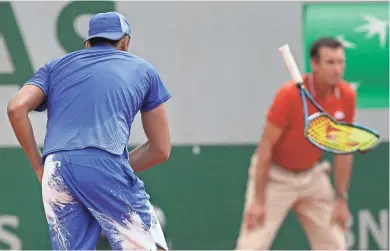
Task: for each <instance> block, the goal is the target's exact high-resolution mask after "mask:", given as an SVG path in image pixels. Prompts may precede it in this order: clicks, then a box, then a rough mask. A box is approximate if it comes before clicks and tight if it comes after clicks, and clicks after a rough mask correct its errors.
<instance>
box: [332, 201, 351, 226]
mask: <svg viewBox="0 0 390 251" xmlns="http://www.w3.org/2000/svg"><path fill="white" fill-rule="evenodd" d="M349 218H350V212H349V208H348V204H347V202H346V201H345V200H342V199H337V200H336V205H335V207H334V210H333V215H332V224H339V225H340V227H341V228H342V229H343V230H344V231H347V229H348V221H349Z"/></svg>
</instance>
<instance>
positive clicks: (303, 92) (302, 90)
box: [296, 82, 380, 155]
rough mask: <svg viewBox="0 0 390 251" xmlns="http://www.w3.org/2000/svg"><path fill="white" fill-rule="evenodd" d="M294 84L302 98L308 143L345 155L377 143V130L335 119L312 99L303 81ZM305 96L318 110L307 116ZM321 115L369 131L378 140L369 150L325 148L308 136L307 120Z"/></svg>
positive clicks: (340, 123) (336, 122) (341, 123)
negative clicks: (366, 148) (346, 150)
mask: <svg viewBox="0 0 390 251" xmlns="http://www.w3.org/2000/svg"><path fill="white" fill-rule="evenodd" d="M296 86H297V88H298V89H299V92H300V95H301V99H302V104H303V116H304V121H305V127H304V136H305V138H306V139H308V140H309V141H310V143H312V144H313V145H315V146H316V147H318V148H320V149H321V150H323V151H325V152H329V153H334V154H338V155H346V154H351V153H355V152H361V153H365V152H367V151H370V150H372V149H373V148H374V147H376V146H377V145H378V143H379V138H380V136H379V134H378V133H377V132H375V131H374V130H372V129H370V128H367V127H365V126H362V125H359V124H355V123H347V122H340V121H337V120H336V119H334V118H333V117H332V116H330V115H329V114H328V113H326V112H325V111H324V109H323V108H322V107H321V106H320V105H319V104H318V103H317V102H316V101H315V100H314V99H313V97H312V96H311V95H310V93H309V92H308V91H307V89H306V88H305V86H304V85H303V83H301V82H300V83H297V84H296ZM306 98H307V99H308V100H309V101H310V103H311V104H312V105H313V106H314V107H315V108H316V109H317V110H318V112H316V113H313V114H311V115H310V116H309V112H308V107H307V101H306ZM321 116H326V117H327V118H329V119H330V120H331V121H332V122H333V123H335V124H336V125H342V126H348V127H351V128H357V129H360V130H364V131H366V132H369V133H371V134H373V135H375V137H377V138H378V141H377V143H376V144H375V145H374V146H372V147H370V149H369V150H365V151H362V150H360V149H357V150H354V151H348V152H345V151H337V150H331V149H328V148H325V147H323V146H321V145H320V144H318V143H317V142H315V141H314V140H312V139H311V138H310V137H309V136H308V128H309V122H310V121H312V120H314V119H316V118H318V117H321Z"/></svg>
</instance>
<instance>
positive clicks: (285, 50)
mask: <svg viewBox="0 0 390 251" xmlns="http://www.w3.org/2000/svg"><path fill="white" fill-rule="evenodd" d="M279 52H280V54H281V55H282V57H283V60H284V63H285V64H286V66H287V69H288V71H289V72H290V75H291V77H292V79H293V80H294V82H295V83H297V84H302V83H303V79H302V75H301V73H300V72H299V68H298V66H297V64H296V62H295V60H294V57H293V55H292V54H291V51H290V46H288V44H285V45H283V46H281V47H279Z"/></svg>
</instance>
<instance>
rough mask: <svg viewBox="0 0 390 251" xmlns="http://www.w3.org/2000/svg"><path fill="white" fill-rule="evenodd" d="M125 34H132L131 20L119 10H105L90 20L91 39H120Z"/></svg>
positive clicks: (89, 36)
mask: <svg viewBox="0 0 390 251" xmlns="http://www.w3.org/2000/svg"><path fill="white" fill-rule="evenodd" d="M124 35H129V36H130V35H131V31H130V25H129V22H128V21H127V20H126V18H125V17H124V16H122V15H121V14H119V13H118V12H115V11H112V12H105V13H98V14H96V15H94V16H93V17H92V18H91V20H90V21H89V31H88V38H87V39H86V40H85V41H87V40H89V39H91V38H94V37H102V38H107V39H110V40H119V39H121V38H122V37H123V36H124Z"/></svg>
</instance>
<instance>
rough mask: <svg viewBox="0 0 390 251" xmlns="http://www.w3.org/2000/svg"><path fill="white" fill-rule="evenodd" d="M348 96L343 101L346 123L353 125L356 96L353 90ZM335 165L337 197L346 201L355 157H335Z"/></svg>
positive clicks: (349, 91) (349, 155)
mask: <svg viewBox="0 0 390 251" xmlns="http://www.w3.org/2000/svg"><path fill="white" fill-rule="evenodd" d="M346 94H347V95H346V97H345V99H343V101H344V102H345V104H344V107H345V122H348V123H353V122H354V119H355V114H356V94H355V92H354V91H352V90H348V92H347V93H346ZM333 165H334V179H335V186H336V195H337V197H338V198H339V199H341V200H345V199H346V197H347V193H348V189H349V185H350V178H351V173H352V166H353V155H352V154H348V155H335V156H334V163H333Z"/></svg>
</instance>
